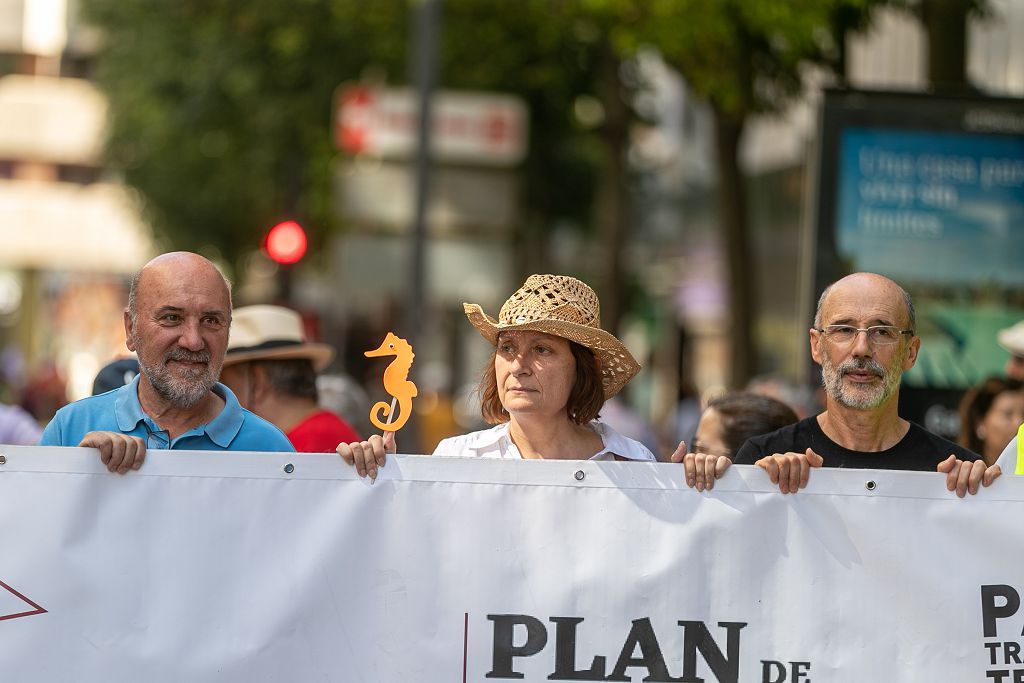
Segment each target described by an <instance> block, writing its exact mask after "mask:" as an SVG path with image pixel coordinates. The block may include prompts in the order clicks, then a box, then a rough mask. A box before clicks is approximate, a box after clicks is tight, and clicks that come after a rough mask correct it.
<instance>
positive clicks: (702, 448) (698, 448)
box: [693, 439, 732, 460]
mask: <svg viewBox="0 0 1024 683" xmlns="http://www.w3.org/2000/svg"><path fill="white" fill-rule="evenodd" d="M693 452H694V453H707V454H708V455H722V456H725V457H726V458H729V459H730V460H732V451H730V450H729V449H727V448H715V447H714V446H712V445H710V444H706V443H704V442H703V441H701V440H700V439H694V440H693Z"/></svg>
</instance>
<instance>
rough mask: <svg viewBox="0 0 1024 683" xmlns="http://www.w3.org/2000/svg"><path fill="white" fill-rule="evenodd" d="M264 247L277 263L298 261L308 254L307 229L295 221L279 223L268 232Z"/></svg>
mask: <svg viewBox="0 0 1024 683" xmlns="http://www.w3.org/2000/svg"><path fill="white" fill-rule="evenodd" d="M263 249H264V251H266V252H267V256H269V257H270V258H271V259H273V260H274V261H276V262H277V263H281V264H284V265H288V264H292V263H298V262H299V259H301V258H302V257H303V256H304V255H305V254H306V231H305V230H303V229H302V226H301V225H299V224H298V223H296V222H295V221H284V222H283V223H278V224H277V225H275V226H274V227H272V228H271V229H270V231H269V232H268V233H267V238H266V240H265V242H264V245H263Z"/></svg>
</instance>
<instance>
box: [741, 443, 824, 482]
mask: <svg viewBox="0 0 1024 683" xmlns="http://www.w3.org/2000/svg"><path fill="white" fill-rule="evenodd" d="M823 462H825V459H824V458H822V457H821V456H820V455H818V454H817V453H815V452H814V451H813V450H812V449H810V448H808V449H807V451H806V452H804V453H792V452H790V453H776V454H775V455H767V456H765V457H763V458H761V459H760V460H758V461H757V462H755V463H754V464H755V465H757V466H758V467H760V468H761V469H763V470H764V471H765V472H767V473H768V478H769V479H771V480H772V483H773V484H778V485H779V490H780V491H782V492H783V493H796V492H797V491H799V490H800V489H802V488H804V487H805V486H807V480H808V479H809V478H810V476H811V468H812V467H821V464H822V463H823Z"/></svg>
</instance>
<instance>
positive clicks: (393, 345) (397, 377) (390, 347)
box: [363, 332, 418, 432]
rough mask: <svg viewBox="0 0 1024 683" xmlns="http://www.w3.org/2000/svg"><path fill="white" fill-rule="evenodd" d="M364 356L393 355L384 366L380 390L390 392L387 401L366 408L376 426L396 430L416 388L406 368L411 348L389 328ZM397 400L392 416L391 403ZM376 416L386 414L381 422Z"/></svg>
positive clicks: (410, 405)
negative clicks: (386, 333) (376, 344)
mask: <svg viewBox="0 0 1024 683" xmlns="http://www.w3.org/2000/svg"><path fill="white" fill-rule="evenodd" d="M363 355H364V356H366V357H367V358H373V357H378V356H394V357H395V359H394V360H393V361H391V364H390V365H388V367H387V369H386V370H384V390H385V391H387V392H388V393H389V394H391V396H392V400H391V405H390V406H389V405H388V404H387V403H385V402H384V401H377V402H376V403H374V404H373V408H371V409H370V422H372V423H373V424H374V426H375V427H377V429H380V430H383V431H385V432H397V431H398V430H399V429H401V428H402V427H403V426H404V425H405V422H406V420H408V419H409V416H410V415H411V414H412V399H413V396H416V395H417V393H418V390H417V389H416V385H415V384H413V383H412V382H411V381H409V368H411V367H412V359H413V358H415V357H416V356H415V354H413V352H412V345H411V344H410V343H409V342H407V341H406V340H404V339H402V338H401V337H396V336H395V334H394V333H393V332H388V336H386V337H384V341H383V342H381V344H380V346H378V347H377V348H376V349H374V350H373V351H367V352H366V353H364V354H363ZM396 402H397V403H398V417H397V418H396V417H395V403H396ZM380 416H383V417H386V418H388V421H387V422H382V421H381V419H380Z"/></svg>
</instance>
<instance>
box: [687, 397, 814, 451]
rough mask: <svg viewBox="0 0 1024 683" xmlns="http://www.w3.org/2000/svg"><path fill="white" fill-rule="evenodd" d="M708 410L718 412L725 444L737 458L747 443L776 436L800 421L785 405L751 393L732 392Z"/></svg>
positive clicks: (710, 402) (720, 398)
mask: <svg viewBox="0 0 1024 683" xmlns="http://www.w3.org/2000/svg"><path fill="white" fill-rule="evenodd" d="M707 407H708V408H714V409H715V410H717V411H718V415H719V418H720V419H721V423H722V434H721V436H722V441H724V442H725V445H726V447H727V448H728V449H729V450H730V451H731V452H732V454H733V456H735V455H736V452H737V451H739V449H740V446H742V445H743V444H744V443H746V441H747V439H749V438H751V437H754V436H760V435H762V434H767V433H768V432H774V431H775V430H776V429H779V428H781V427H785V426H786V425H791V424H793V423H794V422H796V421H797V419H798V418H797V416H796V413H795V412H793V409H792V408H790V407H789V406H788V405H786V404H785V403H783V402H782V401H777V400H776V399H774V398H771V397H769V396H762V395H761V394H755V393H753V392H750V391H730V392H728V393H725V394H722V395H721V396H718V397H716V398H713V399H711V400H710V401H708V405H707Z"/></svg>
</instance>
